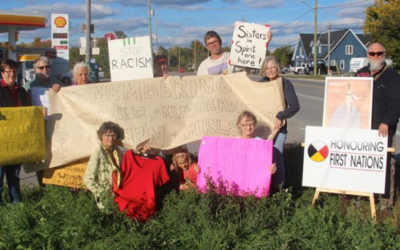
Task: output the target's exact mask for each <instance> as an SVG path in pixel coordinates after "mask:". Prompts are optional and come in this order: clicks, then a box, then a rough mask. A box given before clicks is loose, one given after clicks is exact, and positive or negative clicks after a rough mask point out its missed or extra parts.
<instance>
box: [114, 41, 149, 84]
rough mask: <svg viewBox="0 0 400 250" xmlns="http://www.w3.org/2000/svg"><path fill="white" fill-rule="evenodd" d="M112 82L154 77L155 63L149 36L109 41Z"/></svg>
mask: <svg viewBox="0 0 400 250" xmlns="http://www.w3.org/2000/svg"><path fill="white" fill-rule="evenodd" d="M108 55H109V58H110V71H111V81H113V82H115V81H125V80H133V79H144V78H152V77H153V61H152V56H151V48H150V39H149V37H148V36H143V37H130V38H124V39H118V40H110V41H108Z"/></svg>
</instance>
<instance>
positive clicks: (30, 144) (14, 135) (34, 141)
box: [0, 107, 45, 166]
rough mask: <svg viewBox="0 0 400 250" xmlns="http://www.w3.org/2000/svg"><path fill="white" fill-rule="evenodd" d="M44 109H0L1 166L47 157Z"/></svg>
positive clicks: (38, 160) (35, 160)
mask: <svg viewBox="0 0 400 250" xmlns="http://www.w3.org/2000/svg"><path fill="white" fill-rule="evenodd" d="M44 132H45V129H44V114H43V108H42V107H19V108H0V166H6V165H13V164H20V163H25V162H40V161H42V160H43V159H44V157H45V136H44Z"/></svg>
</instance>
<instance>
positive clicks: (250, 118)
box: [236, 110, 276, 174]
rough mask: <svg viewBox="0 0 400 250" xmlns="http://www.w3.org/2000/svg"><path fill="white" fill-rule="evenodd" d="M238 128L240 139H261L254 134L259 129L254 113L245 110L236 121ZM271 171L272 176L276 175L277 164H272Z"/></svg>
mask: <svg viewBox="0 0 400 250" xmlns="http://www.w3.org/2000/svg"><path fill="white" fill-rule="evenodd" d="M236 126H237V127H238V128H239V130H240V138H244V139H261V138H260V137H257V136H255V134H254V133H255V131H256V127H257V117H256V116H255V115H254V114H253V113H252V112H250V111H246V110H245V111H243V112H242V113H240V115H239V116H238V118H237V121H236ZM274 160H275V159H274ZM269 170H270V171H271V174H275V172H276V163H272V165H271V166H270V168H269Z"/></svg>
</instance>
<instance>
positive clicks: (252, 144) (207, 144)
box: [197, 137, 272, 197]
mask: <svg viewBox="0 0 400 250" xmlns="http://www.w3.org/2000/svg"><path fill="white" fill-rule="evenodd" d="M271 164H272V141H271V140H258V139H241V138H228V137H203V138H202V140H201V144H200V150H199V166H200V173H199V175H198V177H197V186H198V187H199V189H200V190H203V191H206V182H207V181H206V178H207V177H210V178H211V179H212V181H213V182H214V183H216V185H217V190H219V191H221V189H218V187H219V186H218V183H221V181H223V182H224V186H225V188H227V189H225V188H223V190H224V192H225V193H232V194H233V195H239V196H245V195H247V194H249V193H250V194H254V195H255V196H257V197H262V196H268V191H269V186H270V182H271V172H270V166H271ZM220 193H221V192H220ZM222 193H223V192H222Z"/></svg>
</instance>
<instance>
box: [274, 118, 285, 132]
mask: <svg viewBox="0 0 400 250" xmlns="http://www.w3.org/2000/svg"><path fill="white" fill-rule="evenodd" d="M282 127H283V120H281V119H278V118H275V130H281V128H282Z"/></svg>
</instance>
